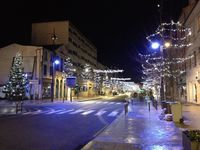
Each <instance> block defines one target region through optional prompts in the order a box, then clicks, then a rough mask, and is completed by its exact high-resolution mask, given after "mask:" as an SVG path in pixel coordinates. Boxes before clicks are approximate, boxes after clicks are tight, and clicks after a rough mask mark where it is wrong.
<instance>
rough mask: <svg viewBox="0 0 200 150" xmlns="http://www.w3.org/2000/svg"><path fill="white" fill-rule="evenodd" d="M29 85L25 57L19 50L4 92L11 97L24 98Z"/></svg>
mask: <svg viewBox="0 0 200 150" xmlns="http://www.w3.org/2000/svg"><path fill="white" fill-rule="evenodd" d="M27 85H28V79H27V75H26V74H25V73H24V67H23V58H22V56H21V54H20V53H19V52H18V53H17V54H16V57H15V58H14V61H13V64H12V67H11V70H10V75H9V81H8V82H7V83H6V85H5V86H4V89H3V92H4V93H6V95H7V97H8V98H9V99H13V100H17V99H15V98H20V99H23V98H24V97H25V94H26V89H27Z"/></svg>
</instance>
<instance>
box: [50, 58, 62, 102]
mask: <svg viewBox="0 0 200 150" xmlns="http://www.w3.org/2000/svg"><path fill="white" fill-rule="evenodd" d="M59 64H60V61H59V60H57V59H56V60H54V61H53V66H52V67H53V68H52V81H51V101H52V102H53V99H54V65H59Z"/></svg>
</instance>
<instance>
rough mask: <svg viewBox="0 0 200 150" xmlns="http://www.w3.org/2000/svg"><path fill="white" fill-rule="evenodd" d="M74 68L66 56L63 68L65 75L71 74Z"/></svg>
mask: <svg viewBox="0 0 200 150" xmlns="http://www.w3.org/2000/svg"><path fill="white" fill-rule="evenodd" d="M75 71H76V69H75V68H74V66H73V64H72V62H71V59H70V58H69V57H68V58H66V60H65V62H64V69H63V72H64V73H66V75H67V77H69V76H73V75H74V73H75Z"/></svg>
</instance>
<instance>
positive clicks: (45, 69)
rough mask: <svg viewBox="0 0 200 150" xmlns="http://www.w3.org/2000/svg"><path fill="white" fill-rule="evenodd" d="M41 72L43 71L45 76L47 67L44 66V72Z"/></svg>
mask: <svg viewBox="0 0 200 150" xmlns="http://www.w3.org/2000/svg"><path fill="white" fill-rule="evenodd" d="M43 71H44V72H43V74H44V76H46V75H47V65H44V70H43Z"/></svg>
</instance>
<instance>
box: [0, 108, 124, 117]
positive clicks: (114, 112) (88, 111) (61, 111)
mask: <svg viewBox="0 0 200 150" xmlns="http://www.w3.org/2000/svg"><path fill="white" fill-rule="evenodd" d="M120 112H122V110H121V111H120V110H118V109H117V110H104V109H100V110H95V109H78V108H77V109H52V108H51V109H48V110H45V109H44V110H41V109H35V110H26V111H25V112H22V113H19V115H26V116H28V115H31V116H36V115H46V116H49V115H65V114H67V115H81V116H88V115H94V116H96V117H100V116H107V117H116V116H117V115H119V114H120ZM0 115H2V114H0ZM4 115H15V113H13V112H12V113H11V112H10V113H5V114H4Z"/></svg>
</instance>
